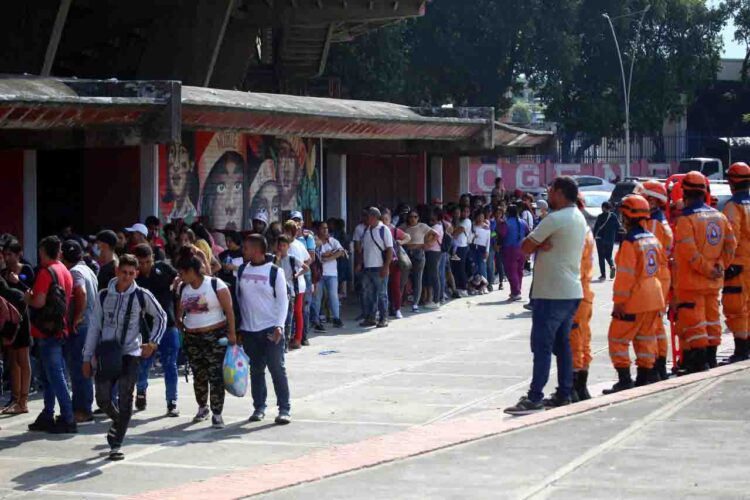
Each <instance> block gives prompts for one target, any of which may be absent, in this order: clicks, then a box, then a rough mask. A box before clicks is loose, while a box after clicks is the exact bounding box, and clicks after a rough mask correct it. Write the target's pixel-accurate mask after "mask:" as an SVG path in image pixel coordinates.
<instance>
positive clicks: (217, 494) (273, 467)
mask: <svg viewBox="0 0 750 500" xmlns="http://www.w3.org/2000/svg"><path fill="white" fill-rule="evenodd" d="M748 368H750V361H746V362H742V363H736V364H732V365H726V366H721V367H718V368H715V369H713V370H710V371H707V372H703V373H697V374H693V375H687V376H683V377H679V378H672V379H669V380H666V381H663V382H660V383H658V384H652V385H648V386H644V387H638V388H635V389H631V390H628V391H623V392H619V393H615V394H611V395H609V396H601V397H596V398H593V399H590V400H588V401H583V402H580V403H576V404H574V405H570V406H566V407H562V408H557V409H554V410H549V411H546V412H541V413H536V414H533V415H528V416H525V417H519V418H509V417H507V416H506V415H505V414H503V413H502V410H500V409H497V410H490V411H484V412H481V413H477V414H475V415H472V416H471V417H462V418H457V419H454V420H448V421H441V422H435V423H432V424H427V425H423V426H418V427H413V428H410V429H407V430H404V431H401V432H395V433H392V434H387V435H385V436H379V437H375V438H371V439H367V440H364V441H360V442H357V443H351V444H346V445H341V446H334V447H331V448H328V449H325V450H321V451H317V452H314V453H310V454H308V455H304V456H302V457H299V458H295V459H290V460H285V461H282V462H278V463H273V464H265V465H261V466H255V467H251V468H248V469H245V470H239V471H234V472H232V473H231V474H226V475H222V476H217V477H214V478H211V479H208V480H205V481H199V482H192V483H187V484H184V485H182V486H180V487H177V488H170V489H163V490H156V491H150V492H146V493H143V494H140V495H135V496H131V497H128V498H131V499H133V500H145V499H151V498H159V499H175V500H177V499H181V500H184V499H192V498H201V499H208V500H224V499H235V498H243V497H248V496H252V495H258V494H261V493H268V492H271V491H275V490H279V489H283V488H288V487H291V486H295V485H299V484H302V483H308V482H312V481H318V480H321V479H324V478H328V477H332V476H336V475H339V474H344V473H347V472H352V471H356V470H360V469H364V468H368V467H373V466H376V465H380V464H384V463H388V462H393V461H396V460H401V459H405V458H409V457H414V456H417V455H422V454H425V453H429V452H433V451H436V450H440V449H443V448H447V447H451V446H456V445H459V444H463V443H467V442H470V441H476V440H479V439H484V438H488V437H493V436H497V435H500V434H505V433H508V432H511V431H516V430H520V429H524V428H527V427H531V426H535V425H540V424H544V423H547V422H552V421H554V420H559V419H561V418H566V417H571V416H574V415H579V414H582V413H585V412H589V411H592V410H596V409H600V408H604V407H607V406H610V405H613V404H618V403H622V402H625V401H630V400H633V399H637V398H642V397H644V396H649V395H652V394H657V393H661V392H664V391H668V390H672V389H676V388H680V387H685V386H687V385H690V384H695V383H697V382H701V381H704V380H709V379H715V378H718V377H723V376H726V375H729V374H732V373H737V372H740V371H743V370H747V369H748ZM292 470H293V471H295V473H294V474H290V473H289V471H292Z"/></svg>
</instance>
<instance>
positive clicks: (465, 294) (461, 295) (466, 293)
mask: <svg viewBox="0 0 750 500" xmlns="http://www.w3.org/2000/svg"><path fill="white" fill-rule="evenodd" d="M458 295H459V297H463V298H466V297H468V296H469V292H467V291H466V290H459V291H458Z"/></svg>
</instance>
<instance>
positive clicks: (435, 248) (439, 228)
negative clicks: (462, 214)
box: [424, 222, 443, 252]
mask: <svg viewBox="0 0 750 500" xmlns="http://www.w3.org/2000/svg"><path fill="white" fill-rule="evenodd" d="M431 229H432V230H433V231H435V232H436V233H437V238H435V239H434V240H433V242H432V243H430V244H429V245H425V246H424V251H425V252H439V251H440V245H441V244H442V243H443V225H442V224H441V223H439V222H438V223H437V224H435V225H434V226H432V227H431Z"/></svg>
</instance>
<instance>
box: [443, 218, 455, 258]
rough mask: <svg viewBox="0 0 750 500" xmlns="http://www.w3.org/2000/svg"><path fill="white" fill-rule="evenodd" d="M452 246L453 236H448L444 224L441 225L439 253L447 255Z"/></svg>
mask: <svg viewBox="0 0 750 500" xmlns="http://www.w3.org/2000/svg"><path fill="white" fill-rule="evenodd" d="M441 224H442V223H441ZM452 246H453V236H451V235H450V234H448V232H447V231H446V230H445V224H443V241H442V242H441V243H440V251H441V252H443V253H448V252H450V251H451V247H452Z"/></svg>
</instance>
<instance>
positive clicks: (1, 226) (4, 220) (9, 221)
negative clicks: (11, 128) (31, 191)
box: [0, 150, 23, 240]
mask: <svg viewBox="0 0 750 500" xmlns="http://www.w3.org/2000/svg"><path fill="white" fill-rule="evenodd" d="M0 176H1V178H2V181H0V200H2V201H1V202H0V233H11V234H13V235H15V236H16V237H18V239H19V240H21V239H22V238H23V151H21V150H0Z"/></svg>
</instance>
